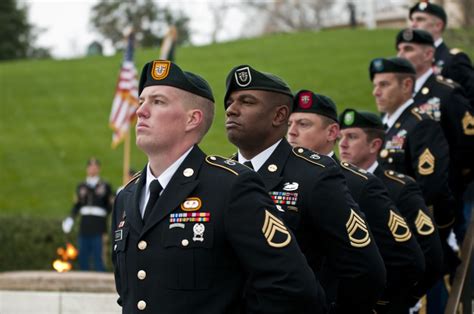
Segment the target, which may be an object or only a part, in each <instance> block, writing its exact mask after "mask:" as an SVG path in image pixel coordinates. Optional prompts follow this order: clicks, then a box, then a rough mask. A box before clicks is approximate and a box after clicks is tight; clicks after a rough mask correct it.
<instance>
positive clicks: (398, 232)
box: [388, 210, 411, 242]
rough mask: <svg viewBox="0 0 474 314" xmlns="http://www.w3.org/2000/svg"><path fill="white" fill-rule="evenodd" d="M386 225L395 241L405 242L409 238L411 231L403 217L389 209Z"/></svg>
mask: <svg viewBox="0 0 474 314" xmlns="http://www.w3.org/2000/svg"><path fill="white" fill-rule="evenodd" d="M388 227H389V228H390V231H391V232H392V235H393V238H394V239H395V241H397V242H405V241H408V240H409V239H410V238H411V231H410V228H409V227H408V225H407V223H406V222H405V219H403V218H402V217H401V216H399V215H398V214H396V213H395V212H394V211H392V210H390V218H389V219H388Z"/></svg>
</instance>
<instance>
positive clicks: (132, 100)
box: [109, 33, 138, 148]
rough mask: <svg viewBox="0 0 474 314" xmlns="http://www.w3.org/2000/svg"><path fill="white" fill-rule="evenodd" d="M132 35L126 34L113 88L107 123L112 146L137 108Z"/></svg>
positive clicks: (120, 139) (136, 83)
mask: <svg viewBox="0 0 474 314" xmlns="http://www.w3.org/2000/svg"><path fill="white" fill-rule="evenodd" d="M133 45H134V36H133V33H131V34H130V35H129V36H128V43H127V49H126V51H125V57H124V60H123V63H122V68H121V69H120V75H119V78H118V82H117V88H116V90H115V97H114V101H113V103H112V111H111V112H110V117H109V124H110V127H111V128H112V130H113V131H114V133H113V135H112V147H113V148H115V147H117V145H118V144H120V143H121V142H122V140H123V138H124V136H125V134H126V133H127V132H128V130H129V128H130V125H131V124H132V123H133V122H134V121H135V111H136V110H137V108H138V79H137V70H136V69H135V65H134V64H133Z"/></svg>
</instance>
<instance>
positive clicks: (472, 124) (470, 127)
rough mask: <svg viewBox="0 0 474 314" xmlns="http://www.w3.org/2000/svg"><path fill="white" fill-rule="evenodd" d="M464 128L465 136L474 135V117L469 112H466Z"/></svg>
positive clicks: (463, 121)
mask: <svg viewBox="0 0 474 314" xmlns="http://www.w3.org/2000/svg"><path fill="white" fill-rule="evenodd" d="M462 128H463V130H464V134H466V135H474V117H473V116H472V115H471V114H470V113H469V111H466V113H465V114H464V118H462Z"/></svg>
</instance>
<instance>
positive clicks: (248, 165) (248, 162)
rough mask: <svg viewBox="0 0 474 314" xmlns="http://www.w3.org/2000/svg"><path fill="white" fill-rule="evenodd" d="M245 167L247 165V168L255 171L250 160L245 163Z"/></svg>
mask: <svg viewBox="0 0 474 314" xmlns="http://www.w3.org/2000/svg"><path fill="white" fill-rule="evenodd" d="M244 165H246V166H247V167H249V168H250V169H252V170H253V165H252V162H251V161H250V160H247V161H246V162H244Z"/></svg>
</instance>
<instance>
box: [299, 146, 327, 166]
mask: <svg viewBox="0 0 474 314" xmlns="http://www.w3.org/2000/svg"><path fill="white" fill-rule="evenodd" d="M293 154H295V155H296V156H298V157H300V158H301V159H304V160H306V161H308V162H310V163H312V164H315V165H318V166H320V167H322V168H325V167H326V166H325V165H323V164H322V163H321V162H320V159H321V156H319V154H317V153H315V152H313V151H311V150H309V149H306V148H303V147H294V148H293Z"/></svg>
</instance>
